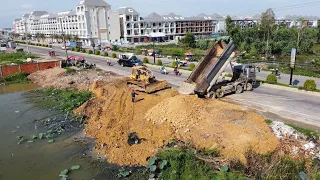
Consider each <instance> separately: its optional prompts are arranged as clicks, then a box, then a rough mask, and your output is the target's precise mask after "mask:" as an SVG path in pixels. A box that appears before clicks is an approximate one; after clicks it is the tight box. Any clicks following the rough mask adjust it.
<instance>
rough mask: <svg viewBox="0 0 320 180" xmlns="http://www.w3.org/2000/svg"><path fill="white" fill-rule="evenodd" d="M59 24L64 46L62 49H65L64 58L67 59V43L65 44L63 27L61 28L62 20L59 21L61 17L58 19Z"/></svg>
mask: <svg viewBox="0 0 320 180" xmlns="http://www.w3.org/2000/svg"><path fill="white" fill-rule="evenodd" d="M60 26H61V35H62V40H63V46H64V49H65V50H66V58H67V60H68V50H67V44H66V39H65V34H64V32H63V28H62V21H61V19H60Z"/></svg>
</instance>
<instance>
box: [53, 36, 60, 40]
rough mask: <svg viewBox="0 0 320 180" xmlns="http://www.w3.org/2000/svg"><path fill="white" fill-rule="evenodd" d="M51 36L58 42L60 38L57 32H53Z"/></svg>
mask: <svg viewBox="0 0 320 180" xmlns="http://www.w3.org/2000/svg"><path fill="white" fill-rule="evenodd" d="M53 38H54V39H55V40H56V41H57V42H58V41H59V39H60V36H59V34H54V35H53Z"/></svg>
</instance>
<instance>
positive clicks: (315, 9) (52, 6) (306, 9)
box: [0, 0, 320, 28]
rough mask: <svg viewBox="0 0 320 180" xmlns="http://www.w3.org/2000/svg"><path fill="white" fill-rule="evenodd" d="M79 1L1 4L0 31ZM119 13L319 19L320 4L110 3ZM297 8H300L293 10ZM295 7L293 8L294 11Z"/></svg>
mask: <svg viewBox="0 0 320 180" xmlns="http://www.w3.org/2000/svg"><path fill="white" fill-rule="evenodd" d="M79 2H80V0H1V6H0V28H1V27H12V21H13V19H15V18H21V16H22V15H23V14H25V13H30V12H32V11H33V10H45V11H48V12H53V13H57V12H60V11H64V10H70V9H72V10H75V7H76V6H77V5H78V3H79ZM106 2H107V3H109V4H110V5H111V7H112V10H116V9H117V8H118V7H123V6H126V7H133V8H134V9H136V10H137V11H138V12H139V13H140V15H141V16H142V17H144V16H146V15H148V14H150V13H151V12H156V13H158V14H160V15H163V14H168V13H170V12H173V13H175V14H179V15H182V16H196V15H198V14H200V13H205V14H213V13H218V14H221V15H228V14H230V15H241V16H250V15H254V14H257V13H259V14H260V13H261V12H262V11H265V10H266V9H267V8H278V9H275V14H276V16H277V17H282V16H284V15H287V14H290V15H314V16H320V12H319V7H320V1H315V0H159V1H151V0H108V1H106ZM292 5H297V6H292ZM293 7H294V8H293Z"/></svg>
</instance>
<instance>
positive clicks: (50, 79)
mask: <svg viewBox="0 0 320 180" xmlns="http://www.w3.org/2000/svg"><path fill="white" fill-rule="evenodd" d="M120 77H121V76H118V75H116V74H114V73H112V72H106V71H99V70H94V69H91V70H80V71H76V72H72V73H66V69H63V68H52V69H46V70H43V71H37V72H35V73H32V74H30V75H29V76H28V78H29V79H30V80H31V81H32V82H34V83H36V84H38V85H40V86H42V87H44V88H59V89H77V90H88V89H89V87H90V85H91V84H92V83H93V82H95V81H103V82H109V81H112V80H114V79H117V78H120Z"/></svg>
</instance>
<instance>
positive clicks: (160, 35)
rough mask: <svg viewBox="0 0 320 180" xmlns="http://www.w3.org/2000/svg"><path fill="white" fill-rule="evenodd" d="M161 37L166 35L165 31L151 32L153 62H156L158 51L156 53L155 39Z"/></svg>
mask: <svg viewBox="0 0 320 180" xmlns="http://www.w3.org/2000/svg"><path fill="white" fill-rule="evenodd" d="M161 37H166V35H165V34H164V33H150V34H149V38H152V41H153V63H154V64H155V63H156V53H155V39H156V38H161Z"/></svg>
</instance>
